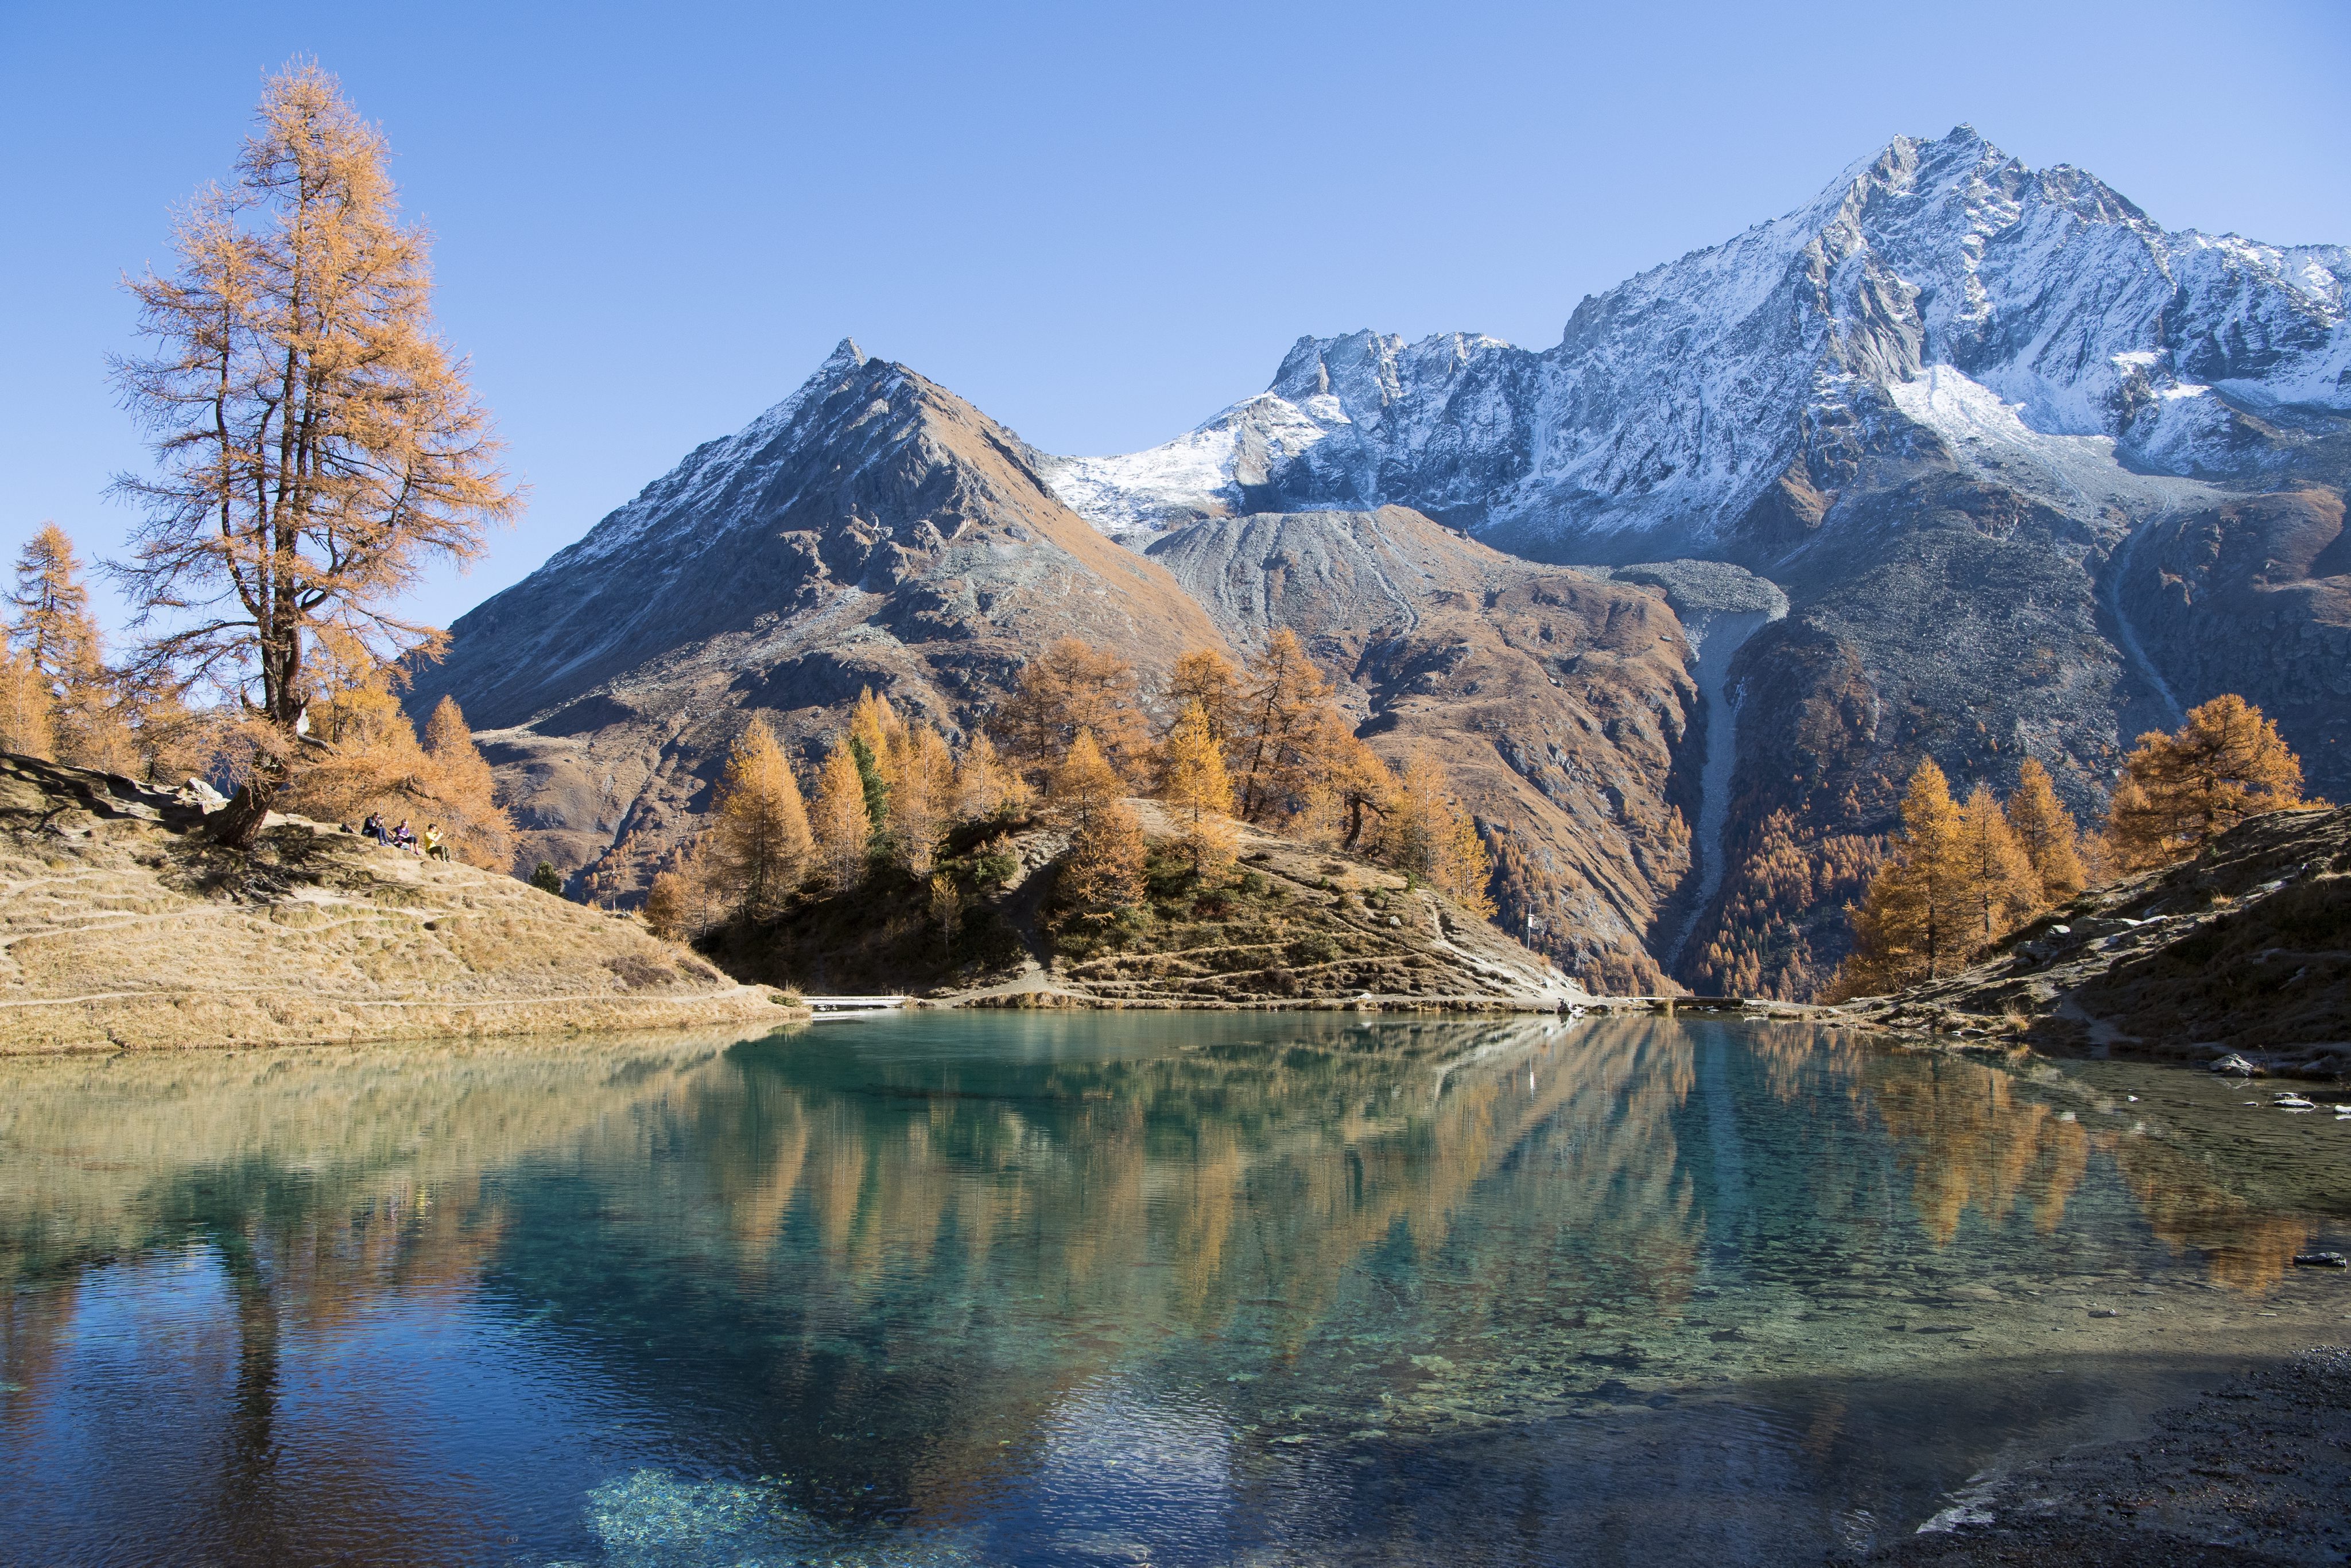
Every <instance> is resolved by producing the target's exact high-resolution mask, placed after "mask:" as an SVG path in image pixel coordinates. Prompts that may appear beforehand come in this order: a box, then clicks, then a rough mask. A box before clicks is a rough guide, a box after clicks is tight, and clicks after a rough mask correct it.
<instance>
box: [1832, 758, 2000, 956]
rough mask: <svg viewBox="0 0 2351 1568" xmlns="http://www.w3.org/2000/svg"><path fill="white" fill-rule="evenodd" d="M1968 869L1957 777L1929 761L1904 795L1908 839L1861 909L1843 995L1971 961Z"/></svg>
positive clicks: (1882, 871) (1913, 776)
mask: <svg viewBox="0 0 2351 1568" xmlns="http://www.w3.org/2000/svg"><path fill="white" fill-rule="evenodd" d="M1965 871H1966V862H1965V858H1964V856H1963V855H1962V853H1961V852H1960V843H1959V806H1958V805H1957V804H1956V803H1955V802H1954V801H1953V800H1951V786H1950V780H1949V779H1947V778H1946V777H1945V776H1944V773H1943V770H1942V769H1941V768H1938V767H1936V766H1935V761H1934V758H1925V759H1924V760H1922V761H1921V762H1920V763H1919V764H1918V767H1917V770H1916V771H1915V772H1913V773H1912V774H1911V775H1910V787H1909V789H1907V791H1906V792H1905V793H1904V795H1903V797H1902V839H1901V842H1900V843H1899V845H1898V846H1897V847H1896V850H1895V852H1894V853H1893V854H1892V855H1890V856H1889V857H1887V859H1886V863H1885V864H1884V865H1882V866H1880V867H1879V868H1878V872H1877V874H1876V876H1874V877H1872V878H1871V879H1870V883H1869V891H1868V892H1867V893H1866V894H1864V895H1863V897H1862V902H1861V903H1860V904H1859V905H1858V906H1856V907H1855V909H1854V910H1853V915H1852V918H1853V932H1854V953H1853V956H1852V957H1851V958H1850V959H1848V960H1847V961H1846V964H1845V967H1844V973H1843V974H1842V976H1841V977H1840V980H1839V989H1840V991H1841V993H1842V994H1844V995H1846V996H1874V995H1877V994H1879V993H1881V992H1884V991H1889V990H1893V989H1895V988H1897V987H1900V986H1904V985H1907V984H1909V983H1910V982H1911V981H1912V980H1916V979H1932V978H1933V977H1936V976H1938V975H1942V974H1948V973H1949V972H1950V971H1952V970H1953V969H1956V968H1958V967H1959V966H1960V965H1961V964H1963V963H1964V962H1966V955H1967V953H1968V952H1969V951H1970V939H1969V927H1968V924H1967V915H1966V910H1965V904H1966V896H1965V895H1966V891H1967V889H1966V877H1965Z"/></svg>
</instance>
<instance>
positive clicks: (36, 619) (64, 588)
mask: <svg viewBox="0 0 2351 1568" xmlns="http://www.w3.org/2000/svg"><path fill="white" fill-rule="evenodd" d="M8 598H9V603H10V605H11V607H12V608H13V610H14V611H15V614H14V615H13V616H12V617H11V618H10V622H9V626H8V641H9V643H12V644H13V645H14V646H15V648H16V652H17V653H19V654H20V655H21V656H22V657H23V658H24V660H25V661H26V664H27V665H28V666H29V668H30V669H31V671H32V673H33V674H34V675H35V677H36V678H37V683H38V685H39V686H40V688H41V690H42V692H43V693H44V694H45V695H46V696H47V708H48V717H47V724H48V734H49V740H48V746H49V747H50V748H52V749H54V751H55V752H56V754H57V759H58V760H59V761H62V762H68V763H71V764H73V765H75V766H76V767H80V768H98V769H99V770H101V771H103V772H108V773H123V774H131V773H137V772H139V771H140V770H141V768H140V765H139V764H140V758H139V756H138V745H137V741H136V738H135V737H133V735H132V734H131V715H130V714H129V713H128V712H127V711H125V710H126V706H127V705H126V704H125V703H124V702H123V700H122V699H123V695H124V691H123V685H122V683H121V682H120V681H118V680H117V679H116V678H115V675H114V673H113V672H112V671H111V670H110V669H108V668H107V664H106V655H105V650H104V647H103V644H102V641H101V639H100V636H99V629H98V620H97V618H96V617H95V616H93V615H92V614H91V613H90V610H89V588H88V587H87V586H86V585H85V584H84V583H83V581H82V580H81V561H80V559H78V557H77V556H76V554H75V552H74V547H73V540H72V539H70V538H68V537H67V536H66V532H65V530H64V529H63V528H58V527H57V524H55V523H44V524H43V525H41V528H40V529H39V531H37V533H35V534H34V536H33V537H32V538H30V539H28V540H26V544H25V548H24V549H23V551H22V552H21V553H19V555H18V556H17V558H16V582H15V585H14V587H13V590H12V591H11V592H10V594H9V596H8Z"/></svg>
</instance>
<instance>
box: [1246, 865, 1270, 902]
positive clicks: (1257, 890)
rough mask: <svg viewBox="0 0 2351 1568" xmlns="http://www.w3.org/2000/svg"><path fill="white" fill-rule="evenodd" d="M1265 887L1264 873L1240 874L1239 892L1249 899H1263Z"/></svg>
mask: <svg viewBox="0 0 2351 1568" xmlns="http://www.w3.org/2000/svg"><path fill="white" fill-rule="evenodd" d="M1266 886H1267V883H1266V880H1265V873H1263V872H1255V871H1245V872H1243V873H1241V892H1242V894H1244V895H1245V896H1247V897H1249V898H1263V897H1264V896H1265V890H1266Z"/></svg>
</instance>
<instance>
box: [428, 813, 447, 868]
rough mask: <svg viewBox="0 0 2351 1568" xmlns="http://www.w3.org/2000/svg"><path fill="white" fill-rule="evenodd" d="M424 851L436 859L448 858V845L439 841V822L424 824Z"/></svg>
mask: <svg viewBox="0 0 2351 1568" xmlns="http://www.w3.org/2000/svg"><path fill="white" fill-rule="evenodd" d="M424 852H425V853H426V854H427V855H430V856H431V857H432V858H433V859H434V860H436V861H445V860H447V859H448V858H449V846H448V845H447V844H444V843H443V842H442V841H441V824H440V823H438V822H427V823H425V824H424Z"/></svg>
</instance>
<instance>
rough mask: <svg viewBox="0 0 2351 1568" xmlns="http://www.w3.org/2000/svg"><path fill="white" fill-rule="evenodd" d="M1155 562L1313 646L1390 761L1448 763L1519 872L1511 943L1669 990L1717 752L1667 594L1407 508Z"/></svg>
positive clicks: (1210, 600) (1206, 598)
mask: <svg viewBox="0 0 2351 1568" xmlns="http://www.w3.org/2000/svg"><path fill="white" fill-rule="evenodd" d="M1151 557H1152V559H1154V560H1156V561H1158V562H1160V563H1162V564H1163V565H1165V567H1167V569H1168V570H1169V571H1170V572H1171V573H1172V574H1173V575H1174V576H1175V580H1177V581H1178V582H1180V583H1182V584H1183V585H1184V587H1185V588H1186V589H1187V590H1189V591H1191V593H1192V594H1193V595H1194V597H1196V598H1197V599H1198V600H1199V601H1200V602H1201V604H1202V605H1204V606H1205V607H1206V608H1207V611H1208V612H1209V614H1210V615H1211V616H1212V617H1214V619H1215V620H1216V622H1217V625H1218V626H1219V627H1221V628H1222V629H1223V630H1224V632H1225V634H1226V635H1227V636H1228V638H1229V639H1231V641H1232V642H1233V643H1234V644H1235V646H1237V647H1242V648H1249V647H1256V646H1260V645H1262V644H1263V643H1264V641H1265V639H1266V638H1267V637H1268V636H1270V634H1271V633H1272V632H1273V631H1274V629H1275V628H1277V627H1288V628H1289V629H1290V630H1291V631H1293V632H1297V633H1298V634H1299V635H1300V636H1301V638H1302V639H1304V640H1305V642H1306V643H1307V646H1308V649H1309V651H1310V652H1311V653H1313V655H1314V657H1315V661H1316V663H1317V664H1320V665H1321V666H1322V668H1323V669H1324V670H1326V671H1327V672H1329V673H1330V674H1332V677H1333V678H1334V679H1335V680H1337V682H1338V683H1339V686H1340V695H1341V699H1342V701H1343V702H1344V703H1345V704H1346V706H1348V708H1349V710H1350V711H1351V712H1352V713H1353V714H1354V715H1355V716H1357V717H1358V718H1359V719H1360V720H1361V721H1362V733H1363V734H1364V736H1365V737H1367V738H1369V739H1370V740H1371V742H1372V744H1373V746H1374V748H1375V749H1377V750H1378V751H1380V752H1381V753H1383V754H1384V755H1385V756H1387V757H1388V758H1390V759H1391V760H1394V761H1399V762H1400V761H1402V760H1403V759H1404V758H1405V757H1406V756H1407V755H1409V754H1410V753H1411V752H1413V751H1414V750H1416V749H1417V750H1421V751H1424V752H1426V753H1427V754H1429V755H1431V756H1433V757H1435V758H1437V759H1438V760H1440V761H1441V762H1443V763H1444V765H1445V767H1446V768H1447V771H1448V772H1449V774H1450V775H1451V777H1452V779H1453V781H1454V784H1455V786H1456V787H1457V788H1458V789H1460V790H1461V791H1462V794H1463V798H1464V799H1465V800H1466V801H1467V802H1468V806H1469V808H1470V810H1473V811H1474V812H1475V813H1476V814H1477V816H1478V817H1479V819H1480V820H1481V821H1484V822H1486V823H1487V824H1488V825H1489V829H1490V830H1491V836H1492V838H1493V840H1494V841H1495V842H1496V844H1497V846H1498V847H1499V849H1500V850H1501V852H1502V853H1501V856H1500V861H1501V867H1500V875H1499V878H1498V880H1497V885H1496V888H1495V893H1496V897H1497V902H1498V903H1499V904H1500V906H1501V914H1500V922H1501V925H1503V927H1504V928H1505V929H1506V930H1509V931H1510V932H1511V933H1512V934H1513V935H1517V936H1527V937H1528V939H1529V941H1530V942H1531V944H1532V945H1533V946H1536V947H1538V948H1540V949H1541V950H1542V951H1545V952H1548V953H1551V954H1552V955H1553V956H1556V957H1557V958H1558V959H1559V960H1560V962H1562V964H1564V965H1566V966H1567V967H1569V969H1570V970H1571V971H1572V972H1573V973H1575V974H1577V975H1579V976H1581V977H1583V978H1584V979H1585V980H1586V981H1587V983H1589V984H1591V985H1593V986H1594V987H1595V988H1600V989H1604V990H1613V991H1620V992H1621V991H1654V990H1656V988H1658V987H1659V986H1660V984H1661V983H1662V981H1663V977H1664V970H1663V967H1662V966H1660V965H1659V963H1658V962H1657V960H1656V956H1654V954H1653V946H1654V944H1655V943H1656V940H1657V937H1656V933H1657V930H1658V928H1659V926H1660V924H1661V922H1665V921H1667V920H1668V919H1669V918H1670V915H1669V914H1668V908H1669V906H1673V907H1678V906H1677V905H1676V904H1675V903H1674V901H1675V895H1676V894H1677V891H1679V890H1680V889H1682V888H1683V887H1684V885H1685V883H1687V877H1688V873H1689V870H1690V866H1691V853H1690V835H1689V826H1690V821H1691V819H1692V818H1694V817H1695V815H1696V813H1697V789H1698V770H1699V768H1700V766H1701V743H1702V739H1703V736H1702V733H1701V732H1700V731H1698V730H1694V728H1693V726H1692V718H1693V716H1694V714H1695V712H1696V710H1697V708H1698V689H1697V687H1696V685H1694V683H1693V676H1692V672H1691V668H1690V666H1691V663H1692V653H1691V651H1690V647H1689V643H1688V641H1687V638H1686V637H1685V636H1684V633H1683V628H1682V625H1681V623H1680V622H1679V621H1678V620H1677V618H1676V616H1675V614H1674V612H1673V611H1672V610H1671V609H1669V608H1668V607H1667V604H1666V602H1665V600H1664V598H1663V597H1662V596H1661V595H1660V594H1658V593H1656V592H1655V591H1651V590H1648V589H1645V588H1641V587H1635V586H1632V585H1629V584H1622V583H1614V582H1608V581H1604V580H1600V579H1597V578H1595V577H1593V576H1592V575H1590V574H1588V573H1584V572H1578V571H1573V570H1563V569H1561V568H1557V567H1541V566H1536V565H1533V564H1532V563H1530V562H1528V561H1524V560H1520V559H1517V558H1516V557H1513V556H1507V555H1503V554H1502V553H1500V552H1499V551H1498V550H1493V549H1488V548H1487V547H1486V546H1484V545H1481V544H1479V543H1477V542H1475V541H1474V540H1471V539H1468V538H1463V537H1462V536H1460V535H1458V534H1457V533H1455V532H1454V531H1452V530H1450V529H1447V528H1442V527H1440V526H1439V525H1437V524H1436V523H1433V522H1431V521H1429V519H1427V518H1426V517H1422V516H1421V515H1420V514H1419V513H1417V512H1413V511H1408V510H1405V508H1403V507H1384V508H1382V509H1381V510H1379V511H1376V512H1368V513H1364V512H1354V513H1350V512H1299V513H1290V514H1286V515H1281V514H1252V515H1249V516H1246V517H1226V518H1211V519H1206V520H1203V521H1200V522H1196V523H1194V524H1191V525H1190V526H1188V527H1186V528H1178V529H1175V531H1173V532H1170V533H1167V534H1165V535H1163V536H1161V537H1160V538H1158V539H1157V540H1156V541H1155V543H1153V544H1152V546H1151ZM1726 570H1734V569H1726ZM1530 922H1533V925H1532V926H1531V925H1530Z"/></svg>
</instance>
